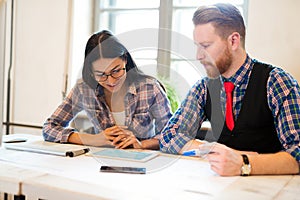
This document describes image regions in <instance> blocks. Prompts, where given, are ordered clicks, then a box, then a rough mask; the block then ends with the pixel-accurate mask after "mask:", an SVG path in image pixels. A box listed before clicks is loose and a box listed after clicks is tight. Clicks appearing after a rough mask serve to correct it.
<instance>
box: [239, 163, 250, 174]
mask: <svg viewBox="0 0 300 200" xmlns="http://www.w3.org/2000/svg"><path fill="white" fill-rule="evenodd" d="M241 170H242V176H248V175H249V174H250V172H251V166H250V165H243V166H242V169H241Z"/></svg>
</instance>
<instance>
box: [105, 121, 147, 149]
mask: <svg viewBox="0 0 300 200" xmlns="http://www.w3.org/2000/svg"><path fill="white" fill-rule="evenodd" d="M102 133H103V134H104V136H105V137H106V139H107V140H109V141H111V143H112V145H113V146H115V148H117V149H124V148H128V147H131V148H135V149H142V143H141V142H140V141H139V140H138V139H137V138H136V137H135V135H134V134H133V132H132V131H130V130H128V127H127V126H112V127H110V128H107V129H105V130H104V131H103V132H102Z"/></svg>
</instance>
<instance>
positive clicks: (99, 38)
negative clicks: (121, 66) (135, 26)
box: [82, 30, 142, 89]
mask: <svg viewBox="0 0 300 200" xmlns="http://www.w3.org/2000/svg"><path fill="white" fill-rule="evenodd" d="M117 57H119V58H121V59H122V60H124V61H126V66H125V68H126V72H129V71H130V72H131V73H130V76H131V77H130V78H126V80H129V81H130V80H131V81H133V80H135V79H136V77H132V76H136V75H137V74H140V73H142V72H141V71H139V70H138V68H137V66H136V64H135V62H134V61H133V59H132V57H131V55H130V53H129V52H128V50H127V49H126V48H125V46H124V45H123V44H121V43H120V41H119V40H118V39H117V38H116V37H115V36H114V35H113V34H112V33H111V32H110V31H108V30H103V31H100V32H98V33H95V34H93V35H92V36H91V37H90V38H89V40H88V41H87V44H86V47H85V59H84V65H83V69H82V78H83V80H84V81H85V82H86V83H87V84H88V85H89V86H90V87H91V88H92V89H96V88H98V87H100V89H101V88H102V86H101V85H100V84H99V83H98V82H97V81H96V80H95V78H94V74H93V70H92V63H93V62H95V61H96V60H98V59H100V58H117Z"/></svg>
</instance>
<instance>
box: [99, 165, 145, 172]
mask: <svg viewBox="0 0 300 200" xmlns="http://www.w3.org/2000/svg"><path fill="white" fill-rule="evenodd" d="M100 171H101V172H115V173H130V174H146V168H143V167H116V166H101V168H100Z"/></svg>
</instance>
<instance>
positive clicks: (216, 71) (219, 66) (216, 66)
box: [202, 47, 232, 78]
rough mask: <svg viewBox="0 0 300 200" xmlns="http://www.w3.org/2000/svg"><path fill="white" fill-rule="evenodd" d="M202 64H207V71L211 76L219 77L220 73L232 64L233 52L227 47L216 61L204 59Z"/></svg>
mask: <svg viewBox="0 0 300 200" xmlns="http://www.w3.org/2000/svg"><path fill="white" fill-rule="evenodd" d="M202 64H203V65H205V68H206V73H207V76H208V77H209V78H218V77H219V75H220V74H223V73H225V72H226V71H227V70H228V69H229V67H230V66H231V64H232V54H231V53H230V51H229V49H228V47H227V48H226V49H225V50H224V52H223V54H222V55H221V56H219V59H217V60H216V61H215V62H214V63H213V62H207V61H204V62H203V63H202Z"/></svg>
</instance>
